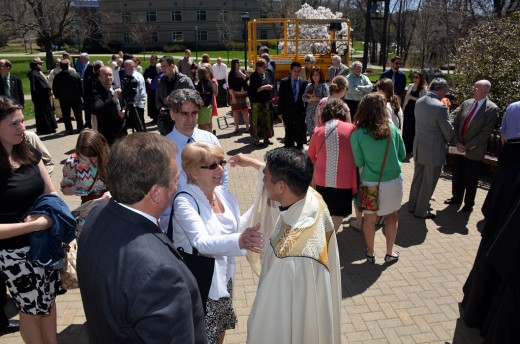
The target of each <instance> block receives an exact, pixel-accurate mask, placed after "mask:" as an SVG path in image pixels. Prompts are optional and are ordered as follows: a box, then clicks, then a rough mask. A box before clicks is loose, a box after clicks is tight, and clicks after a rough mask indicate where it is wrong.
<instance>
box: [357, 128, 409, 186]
mask: <svg viewBox="0 0 520 344" xmlns="http://www.w3.org/2000/svg"><path fill="white" fill-rule="evenodd" d="M390 128H391V131H392V136H391V138H390V146H389V147H388V155H387V157H386V163H385V170H384V172H383V176H382V177H381V181H382V182H387V181H390V180H393V179H396V178H398V177H399V176H401V160H403V159H404V158H405V157H406V151H405V148H404V143H403V139H402V137H401V134H400V132H399V130H398V129H397V127H396V126H395V125H393V124H392V125H391V127H390ZM386 141H387V140H386V139H382V140H375V139H374V138H373V137H372V135H370V134H369V133H368V132H367V131H366V129H363V128H358V129H356V131H354V133H352V135H351V136H350V144H351V146H352V153H353V154H354V161H355V163H356V166H357V167H359V168H360V170H361V169H362V170H361V173H360V179H361V181H366V182H377V181H378V180H379V173H380V171H381V165H382V164H383V157H384V155H385V148H386Z"/></svg>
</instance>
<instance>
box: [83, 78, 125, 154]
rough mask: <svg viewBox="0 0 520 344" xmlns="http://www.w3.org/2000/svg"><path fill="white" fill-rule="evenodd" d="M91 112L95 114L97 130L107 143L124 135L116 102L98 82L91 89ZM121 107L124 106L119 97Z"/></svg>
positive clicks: (121, 98)
mask: <svg viewBox="0 0 520 344" xmlns="http://www.w3.org/2000/svg"><path fill="white" fill-rule="evenodd" d="M91 96H92V100H91V106H92V114H94V115H96V119H97V121H98V131H99V132H100V133H101V134H102V135H103V136H104V137H105V139H106V140H107V141H108V143H109V144H112V143H114V141H115V140H116V139H118V138H119V137H121V136H124V135H126V130H122V129H121V128H122V126H123V120H122V119H121V117H119V115H118V111H117V104H116V103H115V102H114V101H113V100H112V94H111V93H110V91H109V90H107V89H106V88H105V87H103V85H102V84H101V83H100V82H98V83H97V85H96V87H95V88H94V90H93V91H92V95H91ZM119 101H120V105H121V108H123V107H124V103H123V97H120V99H119Z"/></svg>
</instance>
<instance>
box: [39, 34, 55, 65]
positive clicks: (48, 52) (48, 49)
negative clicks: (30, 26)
mask: <svg viewBox="0 0 520 344" xmlns="http://www.w3.org/2000/svg"><path fill="white" fill-rule="evenodd" d="M42 41H43V44H44V45H45V66H46V67H47V70H51V69H53V67H54V65H55V64H54V58H53V56H52V40H51V38H50V37H42Z"/></svg>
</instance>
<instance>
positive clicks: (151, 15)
mask: <svg viewBox="0 0 520 344" xmlns="http://www.w3.org/2000/svg"><path fill="white" fill-rule="evenodd" d="M156 21H157V11H146V22H147V23H152V22H156Z"/></svg>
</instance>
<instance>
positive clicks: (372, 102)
mask: <svg viewBox="0 0 520 344" xmlns="http://www.w3.org/2000/svg"><path fill="white" fill-rule="evenodd" d="M354 118H355V119H356V121H355V125H356V127H357V129H356V131H354V133H353V134H352V136H351V137H350V144H351V146H352V152H353V155H354V161H355V163H356V166H358V167H359V169H360V179H361V184H365V185H377V184H378V182H379V179H380V178H381V182H380V184H379V210H378V211H368V210H365V211H364V214H365V220H364V222H363V236H364V237H365V244H366V246H367V252H366V258H367V261H368V262H369V263H372V264H374V263H375V261H376V256H375V252H374V240H375V233H376V231H375V224H376V219H377V216H383V215H384V216H386V223H385V228H384V232H385V237H386V255H385V262H396V261H397V260H398V259H399V252H396V251H394V243H395V237H396V235H397V212H398V211H399V209H400V208H401V201H402V198H403V178H402V176H401V161H402V160H403V159H404V158H405V156H406V152H405V148H404V143H403V139H402V138H401V134H400V133H399V130H398V129H397V127H396V126H395V125H394V124H393V123H392V122H391V121H390V120H389V118H388V114H387V110H386V101H385V99H384V97H383V96H382V95H380V94H377V93H371V94H368V95H366V96H365V97H364V98H363V99H362V100H361V102H360V103H359V106H358V109H357V112H356V116H355V117H354ZM387 143H388V153H387V157H386V162H385V165H384V169H383V173H382V174H381V169H382V167H383V166H382V164H383V160H384V155H385V150H386V146H387Z"/></svg>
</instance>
